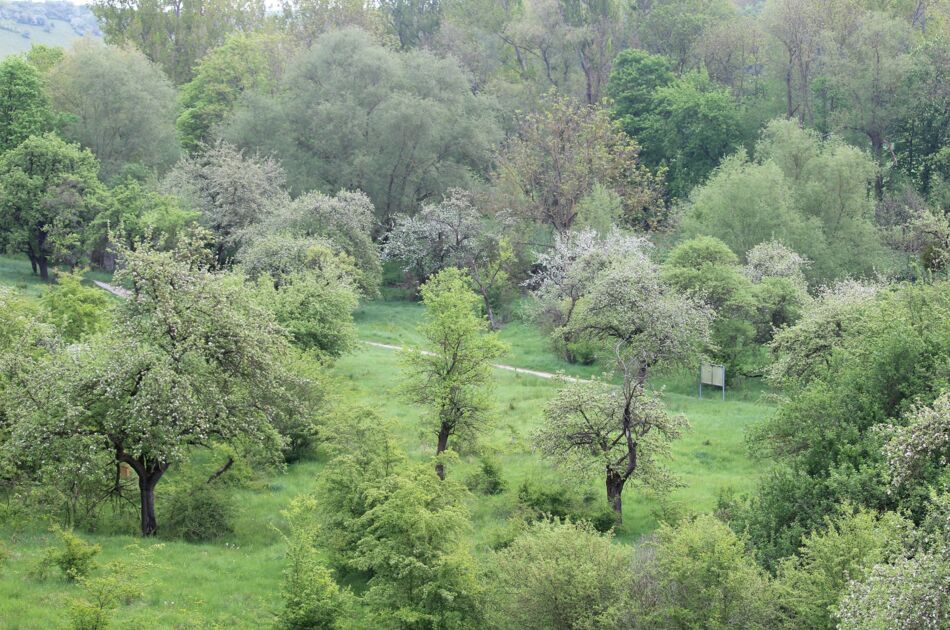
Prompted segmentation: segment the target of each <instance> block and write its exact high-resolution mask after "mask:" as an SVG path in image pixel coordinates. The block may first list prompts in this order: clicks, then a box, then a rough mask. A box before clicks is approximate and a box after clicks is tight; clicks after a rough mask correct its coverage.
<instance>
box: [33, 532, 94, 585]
mask: <svg viewBox="0 0 950 630" xmlns="http://www.w3.org/2000/svg"><path fill="white" fill-rule="evenodd" d="M53 533H54V534H55V535H56V537H57V538H59V541H60V543H61V544H62V546H61V547H49V548H47V549H46V551H45V553H44V554H43V559H42V560H40V565H39V566H38V567H37V570H36V575H37V577H40V578H45V577H46V576H47V575H48V573H49V570H50V568H52V567H54V566H55V567H58V568H59V570H60V571H62V572H63V576H64V577H65V578H66V581H67V582H75V581H77V580H79V579H82V578H84V577H86V576H87V575H89V572H90V571H92V570H93V569H94V568H95V567H96V563H95V561H94V560H93V558H95V557H96V555H98V554H99V552H100V551H102V547H100V546H99V545H93V544H90V543H87V542H86V541H85V540H83V539H82V538H80V537H79V536H77V535H76V534H74V533H73V532H72V530H68V529H60V528H55V529H53Z"/></svg>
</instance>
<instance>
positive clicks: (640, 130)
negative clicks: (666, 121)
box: [607, 48, 673, 139]
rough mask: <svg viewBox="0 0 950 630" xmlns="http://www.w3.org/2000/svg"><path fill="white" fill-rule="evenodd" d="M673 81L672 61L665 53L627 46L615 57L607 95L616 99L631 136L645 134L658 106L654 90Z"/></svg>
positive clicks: (615, 105)
mask: <svg viewBox="0 0 950 630" xmlns="http://www.w3.org/2000/svg"><path fill="white" fill-rule="evenodd" d="M672 82H673V72H672V63H671V61H670V59H669V58H667V57H664V56H662V55H652V54H650V53H648V52H646V51H644V50H638V49H636V48H628V49H627V50H624V51H622V52H621V53H620V54H618V55H617V57H616V58H615V59H614V63H613V68H612V69H611V71H610V81H609V83H608V84H607V95H608V96H609V97H610V99H611V100H612V101H613V102H612V108H613V114H614V116H615V117H616V118H617V119H618V120H619V121H620V124H621V125H623V129H624V131H626V132H627V134H628V135H629V136H630V137H631V138H636V139H641V138H642V137H643V134H644V131H645V130H646V123H647V121H648V120H649V115H650V114H652V113H654V111H655V108H656V103H655V101H654V93H655V92H656V90H657V89H658V88H661V87H665V86H667V85H669V84H670V83H672Z"/></svg>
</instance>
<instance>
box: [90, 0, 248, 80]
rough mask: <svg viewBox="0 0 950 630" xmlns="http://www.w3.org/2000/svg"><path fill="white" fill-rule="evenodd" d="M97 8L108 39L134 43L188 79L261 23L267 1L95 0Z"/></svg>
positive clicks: (176, 75) (168, 71)
mask: <svg viewBox="0 0 950 630" xmlns="http://www.w3.org/2000/svg"><path fill="white" fill-rule="evenodd" d="M92 11H93V13H95V14H96V17H97V18H99V23H100V24H101V25H102V30H103V32H104V33H105V39H106V42H107V43H109V44H117V45H122V44H131V45H133V46H135V47H136V48H138V49H139V50H141V51H142V52H143V53H145V56H146V57H148V58H149V59H151V60H152V61H154V62H155V63H157V64H159V65H161V66H162V68H164V69H165V73H166V74H168V76H169V77H171V79H172V80H173V81H174V82H175V83H184V82H185V81H188V80H189V79H191V77H192V72H193V68H194V65H195V63H196V62H197V61H198V60H199V59H201V58H202V57H204V55H205V54H206V53H207V52H208V51H209V50H211V49H212V48H214V47H215V46H218V45H220V44H222V43H223V42H224V40H225V39H227V36H228V35H230V34H231V33H233V32H235V31H251V30H254V29H255V28H257V27H259V26H260V25H261V24H262V23H263V20H264V16H265V13H266V6H265V3H264V2H263V1H262V0H190V1H187V2H186V1H184V0H96V2H95V3H94V4H93V7H92Z"/></svg>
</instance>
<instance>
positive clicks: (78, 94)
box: [49, 40, 178, 180]
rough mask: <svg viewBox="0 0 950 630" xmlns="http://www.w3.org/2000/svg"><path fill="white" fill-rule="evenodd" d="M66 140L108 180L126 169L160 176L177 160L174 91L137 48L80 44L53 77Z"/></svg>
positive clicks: (51, 89)
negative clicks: (77, 146) (146, 170)
mask: <svg viewBox="0 0 950 630" xmlns="http://www.w3.org/2000/svg"><path fill="white" fill-rule="evenodd" d="M49 84H50V94H51V95H52V100H53V104H54V105H55V106H56V108H57V109H59V110H60V111H62V112H65V113H66V114H68V118H67V122H66V124H65V125H64V127H63V134H64V136H65V137H66V138H67V139H69V140H72V141H74V142H78V143H79V144H81V145H82V146H84V147H86V148H88V149H90V150H91V151H92V152H93V153H94V154H95V155H96V157H97V158H98V159H99V163H100V164H101V165H102V166H101V176H102V178H103V179H104V180H108V179H110V178H112V177H115V176H116V175H118V174H119V173H121V171H122V169H123V168H124V167H127V166H144V167H147V168H151V169H154V170H157V171H159V172H161V171H163V170H164V169H166V168H168V167H170V166H171V165H172V164H173V163H174V162H175V160H176V159H177V158H178V141H177V139H176V138H175V129H174V121H175V109H176V102H175V89H174V88H173V87H172V85H171V84H170V83H169V81H168V79H167V78H165V75H164V74H163V73H162V70H161V69H160V68H159V67H158V66H157V65H154V64H153V63H151V62H150V61H149V60H148V59H146V58H145V56H144V55H142V53H140V52H138V51H136V50H134V49H122V48H116V47H114V46H103V45H101V44H99V43H96V42H93V41H86V40H83V41H79V42H77V43H76V44H75V45H74V46H73V49H72V50H71V51H69V52H68V53H67V54H66V56H65V57H64V58H63V60H62V61H60V62H59V63H58V64H56V66H54V67H53V69H52V70H51V71H50V74H49Z"/></svg>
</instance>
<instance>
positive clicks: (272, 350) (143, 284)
mask: <svg viewBox="0 0 950 630" xmlns="http://www.w3.org/2000/svg"><path fill="white" fill-rule="evenodd" d="M190 255H191V252H187V251H178V252H167V253H157V252H154V251H150V250H148V249H147V248H146V249H141V250H139V251H137V252H131V251H125V252H123V262H124V265H123V268H122V269H121V270H120V272H119V273H117V274H116V278H115V280H116V282H117V283H119V284H126V285H127V286H128V287H129V290H130V291H131V297H130V299H128V300H125V301H124V302H123V303H122V305H121V306H120V307H119V308H118V309H117V311H116V325H115V326H114V328H112V329H111V330H109V331H108V332H107V333H106V334H104V335H102V336H100V337H97V338H95V339H92V340H90V341H89V342H88V344H84V345H82V346H77V347H69V348H64V349H62V350H61V351H58V352H54V353H51V354H50V355H49V356H48V357H47V358H45V359H42V360H34V361H23V362H21V364H20V366H19V368H18V370H17V371H16V373H15V375H14V376H15V378H16V379H17V382H18V384H19V386H20V387H19V390H18V391H17V392H16V393H15V395H14V396H13V397H12V399H11V400H8V401H7V403H8V408H9V409H11V410H12V413H13V414H14V417H15V423H14V427H13V432H12V436H11V438H10V440H9V442H8V443H7V444H6V448H8V449H10V451H11V452H12V453H15V454H16V459H18V460H21V465H33V466H38V467H42V466H53V467H55V466H59V465H65V464H67V463H69V462H71V461H74V460H75V461H86V459H87V458H89V457H91V456H96V455H100V454H101V455H106V456H108V457H110V458H112V459H113V461H115V462H118V463H123V464H126V465H127V466H129V467H130V468H131V469H132V471H134V473H135V475H136V476H137V477H138V482H139V483H138V485H139V498H140V507H141V531H142V535H143V536H152V535H154V534H155V533H156V532H157V531H158V522H157V520H156V516H155V487H156V485H157V484H158V483H159V481H160V480H161V479H162V477H163V476H164V474H165V473H166V472H167V471H168V469H169V468H170V467H171V466H173V465H174V464H176V463H178V462H180V461H182V460H183V459H184V458H185V457H186V456H187V455H188V453H189V452H190V450H191V449H192V448H194V447H206V446H210V445H212V444H214V443H238V442H241V443H244V444H254V443H257V444H261V445H263V446H264V447H266V448H268V450H272V451H273V450H274V449H277V450H279V448H280V445H281V439H280V437H279V436H278V435H277V434H276V431H275V430H274V422H275V421H276V420H277V419H278V418H279V417H280V416H281V414H282V412H283V410H285V409H291V408H293V405H292V404H291V403H290V401H289V400H288V399H289V396H288V391H289V389H288V388H289V384H290V383H292V382H294V381H295V379H296V377H293V376H292V375H290V374H288V373H286V372H285V371H284V370H283V369H282V365H283V363H282V357H284V355H285V354H286V352H287V341H286V339H285V337H284V333H283V331H282V330H281V329H280V327H279V326H278V325H277V324H276V322H275V321H274V319H273V316H272V315H271V314H270V313H269V312H268V310H266V309H265V308H264V307H262V306H260V305H259V304H258V303H257V301H256V300H255V299H254V297H253V292H252V290H251V289H250V288H249V287H247V286H246V285H245V284H244V282H243V280H242V279H241V278H240V277H236V276H232V275H229V274H224V273H212V272H210V271H208V270H207V269H206V268H205V267H203V266H202V265H201V264H200V263H199V262H197V261H193V262H191V263H189V256H190ZM199 260H200V259H199ZM43 375H45V377H44V376H43ZM285 403H286V406H283V405H284V404H285ZM294 412H296V413H300V410H299V409H295V410H294Z"/></svg>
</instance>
